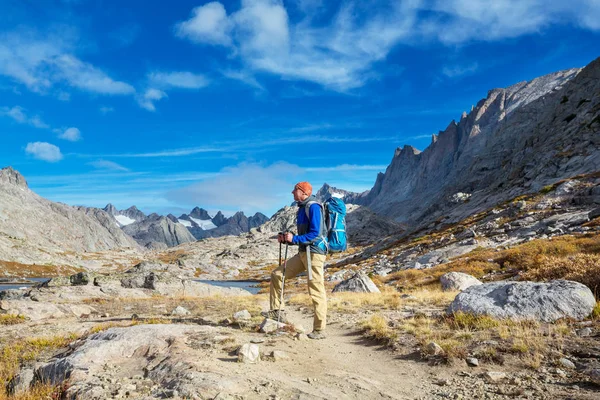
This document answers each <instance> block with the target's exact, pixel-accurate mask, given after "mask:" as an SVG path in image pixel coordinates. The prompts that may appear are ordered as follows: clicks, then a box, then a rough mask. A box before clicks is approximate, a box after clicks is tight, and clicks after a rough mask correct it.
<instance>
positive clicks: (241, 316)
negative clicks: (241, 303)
mask: <svg viewBox="0 0 600 400" xmlns="http://www.w3.org/2000/svg"><path fill="white" fill-rule="evenodd" d="M251 318H252V315H250V312H249V311H248V310H242V311H238V312H236V313H235V314H233V320H234V321H236V322H237V321H248V320H249V319H251Z"/></svg>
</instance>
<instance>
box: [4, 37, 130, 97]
mask: <svg viewBox="0 0 600 400" xmlns="http://www.w3.org/2000/svg"><path fill="white" fill-rule="evenodd" d="M73 50H74V46H73V44H72V43H70V42H69V41H68V40H67V39H66V38H65V37H63V36H61V35H57V34H50V35H47V36H46V37H41V36H40V35H37V34H36V33H35V32H33V31H24V30H22V31H19V32H11V33H4V34H0V75H4V76H7V77H9V78H11V79H12V80H14V81H16V82H18V83H20V84H23V85H24V86H26V87H27V88H28V89H29V90H31V91H33V92H38V93H45V92H47V91H48V90H49V89H51V88H52V87H54V86H56V85H60V84H66V85H67V86H71V87H74V88H77V89H79V90H82V91H86V92H91V93H97V94H126V95H127V94H132V93H134V92H135V89H134V88H133V86H131V85H129V84H128V83H125V82H121V81H118V80H115V79H113V78H111V77H110V76H109V75H108V74H106V73H105V72H104V71H102V70H101V69H99V68H98V67H96V66H94V65H92V64H90V63H86V62H84V61H82V60H80V59H79V58H77V57H76V56H75V55H74V54H73ZM61 93H62V94H61ZM59 94H60V95H61V96H63V97H64V96H65V95H68V93H66V92H64V91H60V93H59Z"/></svg>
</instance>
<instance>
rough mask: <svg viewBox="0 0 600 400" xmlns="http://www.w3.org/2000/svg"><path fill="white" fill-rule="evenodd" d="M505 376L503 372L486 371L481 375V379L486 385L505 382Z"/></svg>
mask: <svg viewBox="0 0 600 400" xmlns="http://www.w3.org/2000/svg"><path fill="white" fill-rule="evenodd" d="M506 377H507V375H506V374H505V373H504V372H495V371H488V372H486V373H484V374H483V379H484V380H485V381H486V382H487V383H498V382H502V381H503V380H505V379H506Z"/></svg>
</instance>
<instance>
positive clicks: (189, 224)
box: [177, 218, 192, 228]
mask: <svg viewBox="0 0 600 400" xmlns="http://www.w3.org/2000/svg"><path fill="white" fill-rule="evenodd" d="M177 222H179V223H180V224H181V225H183V226H185V227H186V228H191V227H192V223H191V222H190V221H188V220H187V219H179V218H177Z"/></svg>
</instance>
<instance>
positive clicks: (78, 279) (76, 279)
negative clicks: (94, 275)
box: [69, 272, 91, 286]
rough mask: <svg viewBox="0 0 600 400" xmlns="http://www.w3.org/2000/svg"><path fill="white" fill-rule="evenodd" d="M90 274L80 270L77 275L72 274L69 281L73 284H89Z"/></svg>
mask: <svg viewBox="0 0 600 400" xmlns="http://www.w3.org/2000/svg"><path fill="white" fill-rule="evenodd" d="M90 280H91V279H90V275H89V274H88V273H87V272H78V273H76V274H75V275H71V276H70V277H69V281H70V282H71V285H75V286H79V285H87V284H88V283H90Z"/></svg>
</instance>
